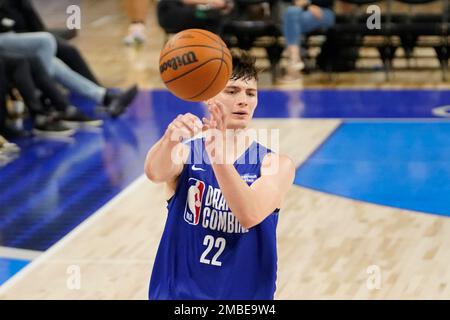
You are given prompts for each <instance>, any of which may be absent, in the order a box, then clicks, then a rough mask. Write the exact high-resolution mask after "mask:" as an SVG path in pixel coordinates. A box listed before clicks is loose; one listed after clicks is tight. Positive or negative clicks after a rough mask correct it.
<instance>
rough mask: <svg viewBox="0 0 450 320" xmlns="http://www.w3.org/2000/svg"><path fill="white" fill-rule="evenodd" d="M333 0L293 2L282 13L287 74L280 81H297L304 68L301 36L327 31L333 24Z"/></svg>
mask: <svg viewBox="0 0 450 320" xmlns="http://www.w3.org/2000/svg"><path fill="white" fill-rule="evenodd" d="M333 6H334V0H311V1H310V0H294V1H293V2H292V4H291V5H289V6H288V7H287V8H286V9H285V10H284V13H283V18H282V20H283V21H282V22H283V36H284V38H285V40H286V51H287V56H288V66H287V68H286V70H287V73H286V75H285V76H284V77H283V78H282V79H281V80H287V81H290V80H297V79H299V77H300V71H302V70H303V69H304V68H305V64H304V62H303V59H302V57H301V55H302V53H301V50H300V48H301V38H302V35H304V34H307V33H309V32H312V31H315V30H327V29H329V28H330V27H332V26H333V25H334V23H335V14H334V12H333Z"/></svg>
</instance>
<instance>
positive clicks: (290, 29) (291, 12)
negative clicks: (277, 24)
mask: <svg viewBox="0 0 450 320" xmlns="http://www.w3.org/2000/svg"><path fill="white" fill-rule="evenodd" d="M321 9H322V18H321V19H317V18H316V17H314V16H313V15H312V14H311V12H309V11H308V10H306V11H305V10H303V9H302V8H300V7H297V6H289V7H287V8H286V10H285V11H284V14H283V34H284V37H285V38H286V43H287V45H298V46H300V44H301V43H300V41H301V35H303V34H305V33H308V32H311V31H314V30H318V29H328V28H330V27H331V26H333V25H334V21H335V16H334V12H333V11H332V10H330V9H328V8H321Z"/></svg>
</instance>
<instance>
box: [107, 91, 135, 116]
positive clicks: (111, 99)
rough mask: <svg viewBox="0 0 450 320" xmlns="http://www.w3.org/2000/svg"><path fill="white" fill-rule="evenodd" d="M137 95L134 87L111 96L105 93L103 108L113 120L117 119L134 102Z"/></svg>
mask: <svg viewBox="0 0 450 320" xmlns="http://www.w3.org/2000/svg"><path fill="white" fill-rule="evenodd" d="M137 93H138V87H137V86H136V85H134V86H132V87H130V88H128V89H127V90H125V91H123V92H121V93H119V94H113V93H110V92H107V93H106V97H105V102H106V103H105V108H106V112H107V113H109V114H110V115H111V117H113V118H117V117H118V116H120V115H121V114H122V113H124V112H125V110H126V108H127V107H128V106H129V105H130V103H131V102H132V101H133V100H134V98H135V97H136V95H137Z"/></svg>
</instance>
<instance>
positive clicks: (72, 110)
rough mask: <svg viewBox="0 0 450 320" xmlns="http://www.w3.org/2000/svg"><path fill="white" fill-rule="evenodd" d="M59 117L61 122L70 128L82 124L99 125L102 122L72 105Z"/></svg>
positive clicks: (75, 127) (81, 125)
mask: <svg viewBox="0 0 450 320" xmlns="http://www.w3.org/2000/svg"><path fill="white" fill-rule="evenodd" d="M60 119H61V123H62V124H64V125H65V126H66V127H68V128H71V129H77V128H80V127H84V126H91V127H99V126H101V125H102V124H103V121H102V120H101V119H94V118H91V117H89V116H87V115H85V114H84V113H83V112H81V111H80V110H78V109H77V108H76V107H74V106H70V107H69V108H68V109H67V111H66V112H65V113H64V114H63V115H62V116H61V117H60Z"/></svg>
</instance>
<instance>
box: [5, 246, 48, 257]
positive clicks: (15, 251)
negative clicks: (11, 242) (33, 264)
mask: <svg viewBox="0 0 450 320" xmlns="http://www.w3.org/2000/svg"><path fill="white" fill-rule="evenodd" d="M42 253H43V251H35V250H27V249H19V248H10V247H2V246H0V258H6V259H19V260H34V259H36V258H37V257H39V256H40V255H41V254H42Z"/></svg>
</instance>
